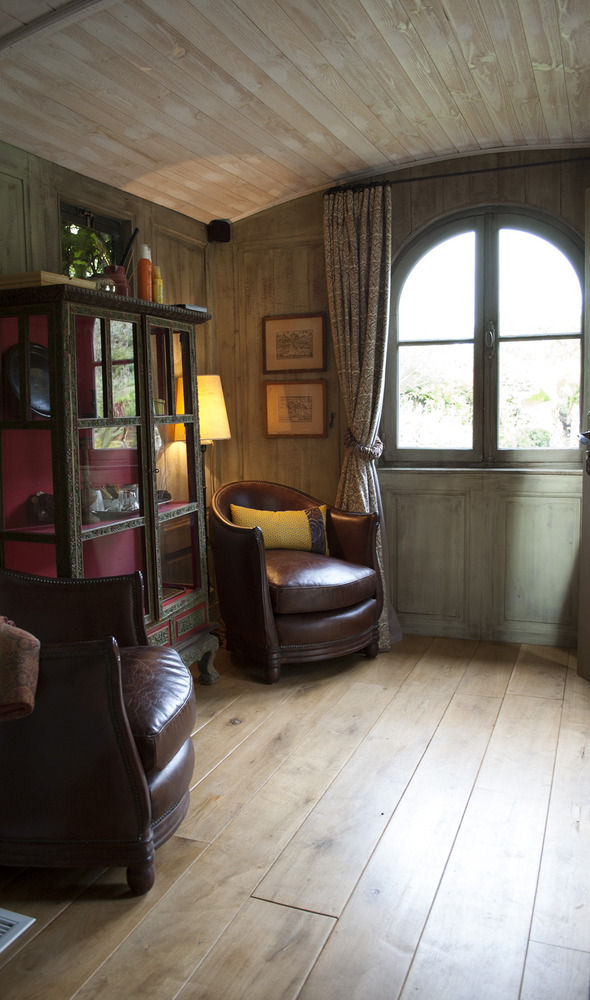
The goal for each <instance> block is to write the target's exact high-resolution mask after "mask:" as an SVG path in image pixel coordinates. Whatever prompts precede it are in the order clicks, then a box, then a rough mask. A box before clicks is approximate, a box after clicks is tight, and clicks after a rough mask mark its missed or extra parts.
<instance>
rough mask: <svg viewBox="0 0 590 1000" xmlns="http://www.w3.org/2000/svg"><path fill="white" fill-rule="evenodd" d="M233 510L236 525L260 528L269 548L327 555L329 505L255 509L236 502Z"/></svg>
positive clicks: (231, 505)
mask: <svg viewBox="0 0 590 1000" xmlns="http://www.w3.org/2000/svg"><path fill="white" fill-rule="evenodd" d="M230 510H231V516H232V521H233V522H234V524H238V525H240V527H242V528H255V527H258V528H260V530H261V531H262V535H263V538H264V547H265V548H266V549H299V550H300V551H302V552H318V553H320V554H321V555H325V554H326V553H327V549H328V546H327V543H326V510H327V506H326V504H322V505H321V506H320V507H306V508H305V509H304V510H254V508H253V507H239V506H238V505H237V504H233V503H232V504H230Z"/></svg>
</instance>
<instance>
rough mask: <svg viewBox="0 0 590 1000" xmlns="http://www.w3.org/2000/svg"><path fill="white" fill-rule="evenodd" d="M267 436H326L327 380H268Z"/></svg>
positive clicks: (266, 384)
mask: <svg viewBox="0 0 590 1000" xmlns="http://www.w3.org/2000/svg"><path fill="white" fill-rule="evenodd" d="M265 386H266V431H265V432H266V436H267V437H326V434H327V427H326V381H325V379H317V380H316V381H314V382H265Z"/></svg>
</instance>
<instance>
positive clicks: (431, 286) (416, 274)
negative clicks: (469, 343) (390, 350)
mask: <svg viewBox="0 0 590 1000" xmlns="http://www.w3.org/2000/svg"><path fill="white" fill-rule="evenodd" d="M474 303H475V233H474V232H470V233H461V235H460V236H453V237H451V239H449V240H444V242H443V243H439V244H438V246H435V247H433V249H432V250H429V251H428V253H425V254H424V256H423V257H421V258H420V260H419V261H418V263H417V264H415V266H414V267H413V268H412V270H411V271H410V273H409V275H408V277H407V278H406V281H405V283H404V286H403V289H402V292H401V295H400V300H399V327H398V338H399V340H400V341H403V340H471V338H472V337H473V323H474Z"/></svg>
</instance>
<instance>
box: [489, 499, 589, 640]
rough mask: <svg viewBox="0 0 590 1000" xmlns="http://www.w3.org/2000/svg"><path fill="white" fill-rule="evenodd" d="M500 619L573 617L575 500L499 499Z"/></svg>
mask: <svg viewBox="0 0 590 1000" xmlns="http://www.w3.org/2000/svg"><path fill="white" fill-rule="evenodd" d="M499 520H500V522H501V523H503V525H504V542H505V544H504V547H503V552H502V556H503V559H502V562H503V571H504V580H503V586H502V589H503V591H504V619H505V621H506V622H528V623H532V622H536V623H537V624H543V623H544V624H551V625H559V624H560V623H561V624H562V625H563V626H569V627H570V628H572V627H573V626H574V624H575V621H576V613H577V609H576V596H577V586H576V577H577V553H578V547H579V540H580V501H579V500H568V499H564V500H559V499H556V498H554V497H552V496H545V497H522V496H512V497H509V498H506V499H503V500H502V505H501V508H500V516H499Z"/></svg>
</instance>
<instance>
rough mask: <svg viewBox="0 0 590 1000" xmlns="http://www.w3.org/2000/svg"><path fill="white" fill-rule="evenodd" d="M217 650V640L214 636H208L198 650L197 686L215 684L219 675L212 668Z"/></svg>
mask: <svg viewBox="0 0 590 1000" xmlns="http://www.w3.org/2000/svg"><path fill="white" fill-rule="evenodd" d="M218 649H219V639H218V638H217V636H216V635H211V634H209V635H208V636H207V639H206V641H205V642H204V643H203V645H202V647H201V648H200V649H199V657H198V660H197V665H198V667H199V684H215V681H216V680H218V678H219V674H218V672H217V670H216V669H215V667H214V666H213V661H214V659H215V654H216V653H217V650H218Z"/></svg>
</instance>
